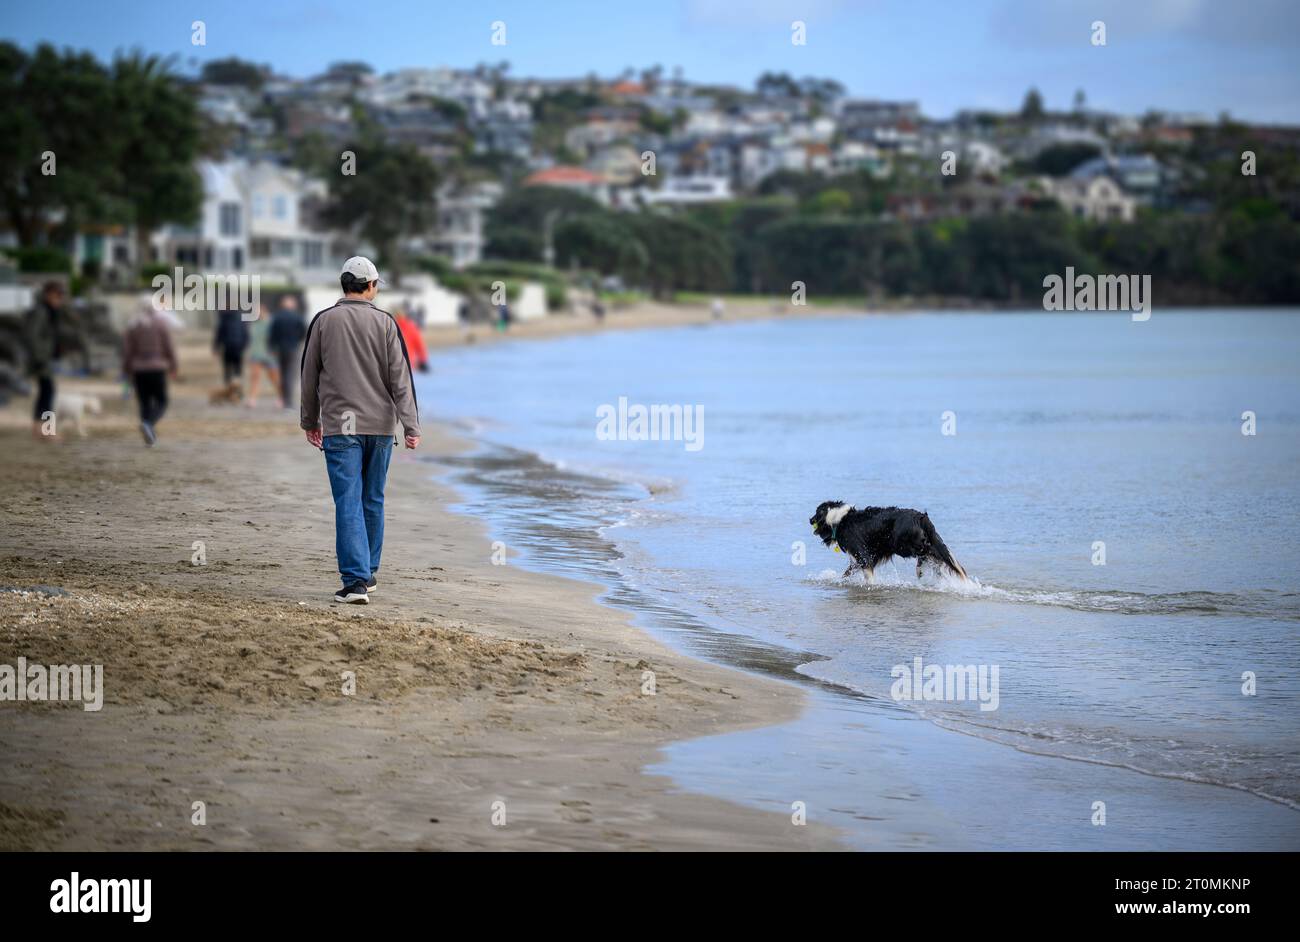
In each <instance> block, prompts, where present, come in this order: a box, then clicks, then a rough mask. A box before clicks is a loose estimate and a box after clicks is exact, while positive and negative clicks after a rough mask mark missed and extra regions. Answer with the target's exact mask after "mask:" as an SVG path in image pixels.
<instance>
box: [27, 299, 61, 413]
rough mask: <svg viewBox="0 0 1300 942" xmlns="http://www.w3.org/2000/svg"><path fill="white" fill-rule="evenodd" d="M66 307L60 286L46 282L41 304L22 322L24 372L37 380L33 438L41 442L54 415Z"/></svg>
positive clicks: (37, 303)
mask: <svg viewBox="0 0 1300 942" xmlns="http://www.w3.org/2000/svg"><path fill="white" fill-rule="evenodd" d="M67 321H68V318H67V306H66V304H65V296H64V293H63V285H61V284H59V282H57V281H47V282H46V283H45V285H44V286H43V287H42V288H41V297H40V300H39V301H37V302H36V306H35V307H33V308H32V309H31V310H30V311H28V312H27V315H26V317H25V318H24V319H23V340H24V342H25V346H26V347H27V372H28V373H29V374H30V375H31V376H32V377H33V378H34V379H35V380H36V403H35V405H34V407H33V409H32V435H33V436H35V437H36V438H38V439H44V438H45V437H46V436H45V435H44V432H43V426H44V423H45V421H46V419H47V418H48V417H49V416H52V415H53V414H54V372H55V369H56V368H57V366H58V363H59V358H60V357H61V356H62V355H63V352H64V350H65V349H66V345H65V343H64V335H65V334H66V332H67V327H68V324H67Z"/></svg>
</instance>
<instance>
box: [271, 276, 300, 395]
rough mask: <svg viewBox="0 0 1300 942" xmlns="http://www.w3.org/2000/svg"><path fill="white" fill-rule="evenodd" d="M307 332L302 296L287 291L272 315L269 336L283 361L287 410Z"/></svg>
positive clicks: (282, 383) (281, 362) (281, 385)
mask: <svg viewBox="0 0 1300 942" xmlns="http://www.w3.org/2000/svg"><path fill="white" fill-rule="evenodd" d="M306 334H307V325H306V324H304V323H303V322H302V312H301V311H299V310H298V299H297V297H295V296H294V295H292V294H286V295H285V296H284V297H282V298H281V299H280V304H279V306H278V307H277V308H276V309H275V315H274V316H273V317H272V318H271V331H270V334H269V335H268V336H267V342H268V343H269V344H270V345H271V353H272V354H273V355H274V356H275V358H276V360H277V361H278V362H279V364H280V404H281V406H282V407H283V408H285V409H288V408H289V407H290V405H292V403H293V378H294V377H295V376H297V375H298V366H299V361H300V360H301V359H302V340H303V337H304V336H306Z"/></svg>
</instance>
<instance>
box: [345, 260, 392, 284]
mask: <svg viewBox="0 0 1300 942" xmlns="http://www.w3.org/2000/svg"><path fill="white" fill-rule="evenodd" d="M339 274H340V275H351V276H352V277H353V278H357V279H360V280H361V281H377V282H379V283H380V284H381V285H386V284H388V282H386V281H384V279H382V278H380V277H379V269H378V268H376V267H375V263H374V262H372V261H371V260H370V259H368V258H366V257H365V256H364V255H354V256H352V257H351V258H350V259H348V260H347V261H346V262H344V263H343V271H341V272H339Z"/></svg>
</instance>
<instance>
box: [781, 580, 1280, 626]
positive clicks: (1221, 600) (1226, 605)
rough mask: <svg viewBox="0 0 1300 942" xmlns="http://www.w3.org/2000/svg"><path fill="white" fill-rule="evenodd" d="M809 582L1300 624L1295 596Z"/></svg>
mask: <svg viewBox="0 0 1300 942" xmlns="http://www.w3.org/2000/svg"><path fill="white" fill-rule="evenodd" d="M805 581H807V582H812V583H816V584H820V585H842V586H849V587H852V588H860V589H866V590H868V591H879V592H893V591H900V590H901V591H910V592H941V593H944V594H947V595H956V596H961V597H964V598H973V599H987V600H992V601H998V602H1011V603H1019V604H1026V605H1051V606H1057V607H1060V608H1069V609H1074V610H1076V611H1082V612H1110V613H1116V614H1123V615H1225V614H1228V615H1247V616H1253V617H1259V618H1280V619H1285V620H1296V621H1300V605H1297V602H1296V597H1295V593H1290V592H1258V593H1254V594H1243V593H1235V592H1210V591H1194V592H1165V593H1152V594H1148V593H1145V592H1126V591H1122V590H1116V589H1100V590H1098V589H1056V590H1053V589H1031V588H1005V589H1004V588H1001V587H999V586H994V585H985V584H984V583H982V582H980V581H979V579H977V578H975V577H974V576H971V577H970V580H969V581H963V580H962V579H961V578H959V577H957V576H955V575H952V574H951V573H948V572H929V573H926V574H925V575H924V576H923V577H922V578H921V579H919V580H918V579H917V578H916V577H915V576H913V575H910V573H903V572H899V571H898V570H897V569H895V568H893V567H889V568H884V569H878V570H876V573H875V577H874V579H873V580H872V581H871V582H870V583H869V582H867V579H866V576H865V575H864V574H862V573H861V572H855V573H853V574H852V575H849V576H845V575H843V574H842V573H841V572H839V571H838V570H834V569H824V570H822V571H821V572H819V573H817V574H816V575H814V576H809V577H808V578H807V579H806V580H805Z"/></svg>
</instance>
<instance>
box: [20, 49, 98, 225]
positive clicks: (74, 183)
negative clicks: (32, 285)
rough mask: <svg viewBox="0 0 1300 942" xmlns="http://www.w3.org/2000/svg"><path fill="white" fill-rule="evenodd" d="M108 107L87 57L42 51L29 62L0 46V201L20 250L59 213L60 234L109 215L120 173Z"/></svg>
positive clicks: (90, 58) (92, 62)
mask: <svg viewBox="0 0 1300 942" xmlns="http://www.w3.org/2000/svg"><path fill="white" fill-rule="evenodd" d="M113 105H114V95H113V87H112V83H111V81H110V80H109V76H108V72H107V70H106V69H105V68H104V67H103V66H102V65H101V64H100V63H99V62H98V61H96V60H95V58H94V56H92V55H90V54H89V53H78V52H73V51H71V50H65V51H63V52H59V51H57V50H56V49H55V48H54V47H53V46H50V45H41V46H38V47H37V48H36V50H35V51H34V52H33V53H32V54H31V55H30V56H29V55H28V54H27V53H26V52H24V51H23V50H22V49H20V48H19V47H18V46H16V45H15V44H13V43H10V42H3V43H0V120H2V121H3V123H4V127H5V133H4V134H3V135H0V202H2V203H3V207H4V213H5V216H6V218H7V221H8V223H9V225H10V227H11V228H12V229H13V231H14V233H15V235H16V236H17V239H18V243H19V244H20V245H22V246H32V245H36V244H38V243H44V242H45V241H47V239H48V238H49V236H50V232H49V228H48V227H49V222H50V220H51V219H52V218H53V217H54V216H55V215H56V214H57V213H59V212H62V213H63V214H64V224H65V227H66V228H75V226H76V225H77V224H78V223H79V222H80V221H82V220H86V219H93V220H100V219H106V218H108V217H109V215H110V209H111V206H112V199H111V194H112V193H113V191H114V190H115V189H117V186H118V183H119V180H118V173H119V170H120V168H119V166H118V164H117V162H116V160H115V159H114V158H115V156H116V153H115V152H116V150H117V149H118V143H119V141H120V137H119V136H118V134H117V133H116V131H115V129H114V128H113V127H112V121H111V119H112V113H113ZM47 154H48V155H50V157H49V158H47V156H46V155H47ZM51 158H52V164H51V163H50V160H51ZM45 169H52V170H53V171H54V172H53V173H46V172H43V170H45Z"/></svg>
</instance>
